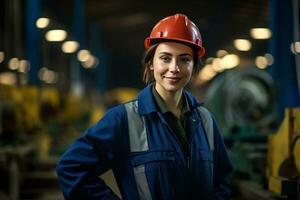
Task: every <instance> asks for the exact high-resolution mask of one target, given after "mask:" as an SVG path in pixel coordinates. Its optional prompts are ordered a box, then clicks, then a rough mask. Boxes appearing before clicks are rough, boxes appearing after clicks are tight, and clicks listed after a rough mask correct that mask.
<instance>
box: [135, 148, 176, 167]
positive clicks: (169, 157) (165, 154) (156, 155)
mask: <svg viewBox="0 0 300 200" xmlns="http://www.w3.org/2000/svg"><path fill="white" fill-rule="evenodd" d="M130 157H131V158H130V160H131V165H132V166H133V167H136V166H139V165H144V164H147V163H156V162H169V161H174V160H175V155H174V152H173V151H152V152H151V151H150V152H140V153H134V154H132V155H130Z"/></svg>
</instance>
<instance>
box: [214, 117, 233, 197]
mask: <svg viewBox="0 0 300 200" xmlns="http://www.w3.org/2000/svg"><path fill="white" fill-rule="evenodd" d="M213 126H214V142H215V151H214V174H213V176H214V194H213V196H214V200H223V199H224V200H225V199H230V195H231V189H230V185H229V177H230V175H231V173H232V171H233V167H232V164H231V162H230V160H229V157H228V154H227V150H226V147H225V144H224V141H223V138H222V137H221V134H220V131H219V128H218V126H217V124H216V122H215V120H213Z"/></svg>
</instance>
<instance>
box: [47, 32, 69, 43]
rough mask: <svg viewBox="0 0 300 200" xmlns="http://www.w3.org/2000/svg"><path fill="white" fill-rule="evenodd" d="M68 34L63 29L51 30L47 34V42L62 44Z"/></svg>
mask: <svg viewBox="0 0 300 200" xmlns="http://www.w3.org/2000/svg"><path fill="white" fill-rule="evenodd" d="M66 37H67V32H66V31H64V30H61V29H55V30H50V31H48V32H47V33H46V40H47V41H49V42H60V41H63V40H65V39H66Z"/></svg>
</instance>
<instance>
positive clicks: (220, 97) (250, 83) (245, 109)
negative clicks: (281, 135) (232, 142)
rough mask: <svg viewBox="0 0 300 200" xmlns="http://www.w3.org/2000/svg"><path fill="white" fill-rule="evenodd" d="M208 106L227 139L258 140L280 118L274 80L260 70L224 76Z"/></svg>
mask: <svg viewBox="0 0 300 200" xmlns="http://www.w3.org/2000/svg"><path fill="white" fill-rule="evenodd" d="M205 105H206V106H207V107H208V108H209V109H210V110H211V111H212V112H213V113H214V115H215V117H216V119H217V121H218V123H219V126H220V127H221V129H222V132H223V134H224V135H225V137H230V138H232V137H234V138H249V137H251V136H253V137H255V138H257V137H258V136H260V135H259V134H261V133H262V132H263V129H266V131H265V133H266V134H267V133H268V127H269V126H270V124H272V122H273V121H274V119H275V118H276V98H275V85H274V83H273V79H272V77H271V76H270V75H269V74H268V73H267V72H265V71H263V70H259V69H257V68H250V67H249V68H242V69H234V70H230V71H226V72H224V73H222V74H220V75H219V76H218V77H217V78H216V79H215V80H214V81H213V82H212V83H211V85H210V86H209V88H208V89H207V91H206V96H205Z"/></svg>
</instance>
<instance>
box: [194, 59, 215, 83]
mask: <svg viewBox="0 0 300 200" xmlns="http://www.w3.org/2000/svg"><path fill="white" fill-rule="evenodd" d="M216 74H217V72H216V71H215V70H214V69H213V68H212V65H210V64H208V65H205V66H204V68H203V69H202V70H201V71H200V73H199V76H198V82H199V83H200V84H202V83H205V82H206V81H209V80H211V79H212V78H214V77H215V76H216Z"/></svg>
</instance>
